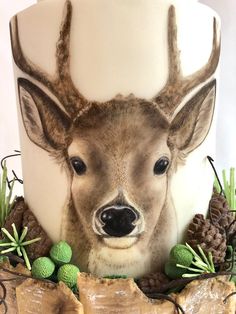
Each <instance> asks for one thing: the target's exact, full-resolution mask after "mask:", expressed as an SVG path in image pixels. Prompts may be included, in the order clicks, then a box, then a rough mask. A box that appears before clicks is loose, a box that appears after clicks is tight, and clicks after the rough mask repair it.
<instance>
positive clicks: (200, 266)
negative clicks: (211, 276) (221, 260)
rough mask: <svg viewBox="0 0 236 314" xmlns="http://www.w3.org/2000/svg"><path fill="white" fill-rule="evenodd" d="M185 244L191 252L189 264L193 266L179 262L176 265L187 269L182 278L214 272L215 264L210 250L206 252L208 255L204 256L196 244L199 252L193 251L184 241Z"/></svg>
mask: <svg viewBox="0 0 236 314" xmlns="http://www.w3.org/2000/svg"><path fill="white" fill-rule="evenodd" d="M185 246H186V247H187V249H188V250H189V251H190V252H191V253H192V254H193V261H192V264H191V265H192V266H193V267H191V265H190V266H189V267H187V266H184V265H181V264H177V265H176V266H177V267H179V268H183V269H186V270H188V272H187V273H186V274H183V275H182V277H183V278H190V277H195V276H199V275H200V274H205V273H215V266H214V263H213V257H212V253H211V252H208V256H206V254H205V253H204V251H203V249H202V248H201V246H200V245H198V246H197V248H198V251H199V254H197V252H196V251H194V249H193V248H192V247H191V246H190V245H189V244H188V243H186V244H185ZM194 266H195V267H194Z"/></svg>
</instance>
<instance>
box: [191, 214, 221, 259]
mask: <svg viewBox="0 0 236 314" xmlns="http://www.w3.org/2000/svg"><path fill="white" fill-rule="evenodd" d="M187 242H188V244H189V245H190V246H191V247H192V248H193V249H194V250H197V245H200V246H201V248H202V249H203V250H204V252H206V253H208V252H211V253H212V256H213V262H214V263H215V264H218V263H222V262H224V260H225V255H226V248H227V246H226V236H225V234H224V233H223V234H222V233H221V232H220V230H219V229H218V228H217V227H216V226H214V225H213V224H212V223H211V221H210V220H209V219H205V218H204V217H203V215H200V214H197V215H195V217H194V218H193V221H192V222H191V223H190V225H189V227H188V231H187Z"/></svg>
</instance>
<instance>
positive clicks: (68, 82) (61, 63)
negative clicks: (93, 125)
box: [56, 0, 86, 116]
mask: <svg viewBox="0 0 236 314" xmlns="http://www.w3.org/2000/svg"><path fill="white" fill-rule="evenodd" d="M71 19H72V5H71V1H69V0H67V1H66V3H65V10H64V17H63V20H62V24H61V29H60V36H59V39H58V42H57V50H56V59H57V89H58V91H60V93H61V94H62V95H63V103H64V104H65V106H67V111H71V112H72V115H73V116H76V115H77V113H78V112H79V111H80V110H81V109H82V108H83V104H84V103H86V100H85V99H84V97H83V96H82V95H81V94H80V93H79V92H78V90H77V89H76V88H75V86H74V84H73V81H72V79H71V75H70V53H69V51H70V31H71ZM75 103H76V104H77V106H76V108H74V107H73V104H75Z"/></svg>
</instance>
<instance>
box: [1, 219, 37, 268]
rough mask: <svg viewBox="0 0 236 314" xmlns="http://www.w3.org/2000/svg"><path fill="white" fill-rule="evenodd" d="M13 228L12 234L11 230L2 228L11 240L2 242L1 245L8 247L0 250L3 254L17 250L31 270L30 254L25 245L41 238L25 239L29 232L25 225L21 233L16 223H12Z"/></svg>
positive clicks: (7, 238)
mask: <svg viewBox="0 0 236 314" xmlns="http://www.w3.org/2000/svg"><path fill="white" fill-rule="evenodd" d="M12 229H13V235H11V234H10V232H8V231H7V229H5V228H1V230H2V233H3V234H4V235H5V237H6V240H9V242H2V243H0V247H6V249H4V250H2V251H0V253H1V254H6V253H10V252H14V251H16V252H17V254H18V256H23V258H24V260H25V264H26V267H27V268H28V269H29V270H31V265H30V261H29V258H28V255H27V253H26V250H25V246H27V245H30V244H32V243H35V242H37V241H39V240H40V239H41V238H36V239H33V240H29V241H24V240H25V237H26V235H27V232H28V228H27V227H24V229H23V231H22V233H21V235H19V234H18V232H17V229H16V226H15V224H14V223H13V224H12Z"/></svg>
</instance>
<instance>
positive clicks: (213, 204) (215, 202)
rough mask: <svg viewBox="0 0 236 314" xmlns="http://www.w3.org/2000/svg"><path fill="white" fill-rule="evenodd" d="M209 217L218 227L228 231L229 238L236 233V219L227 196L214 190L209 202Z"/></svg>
mask: <svg viewBox="0 0 236 314" xmlns="http://www.w3.org/2000/svg"><path fill="white" fill-rule="evenodd" d="M209 219H210V220H211V222H212V224H214V225H215V226H216V227H218V229H220V230H221V231H223V232H225V233H226V236H227V239H228V240H229V239H230V238H231V237H232V236H233V235H234V234H235V233H236V220H235V217H234V214H233V213H232V212H230V208H229V205H228V202H227V200H226V198H225V197H224V196H223V195H221V194H219V193H217V192H214V193H213V195H212V198H211V200H210V203H209Z"/></svg>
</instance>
